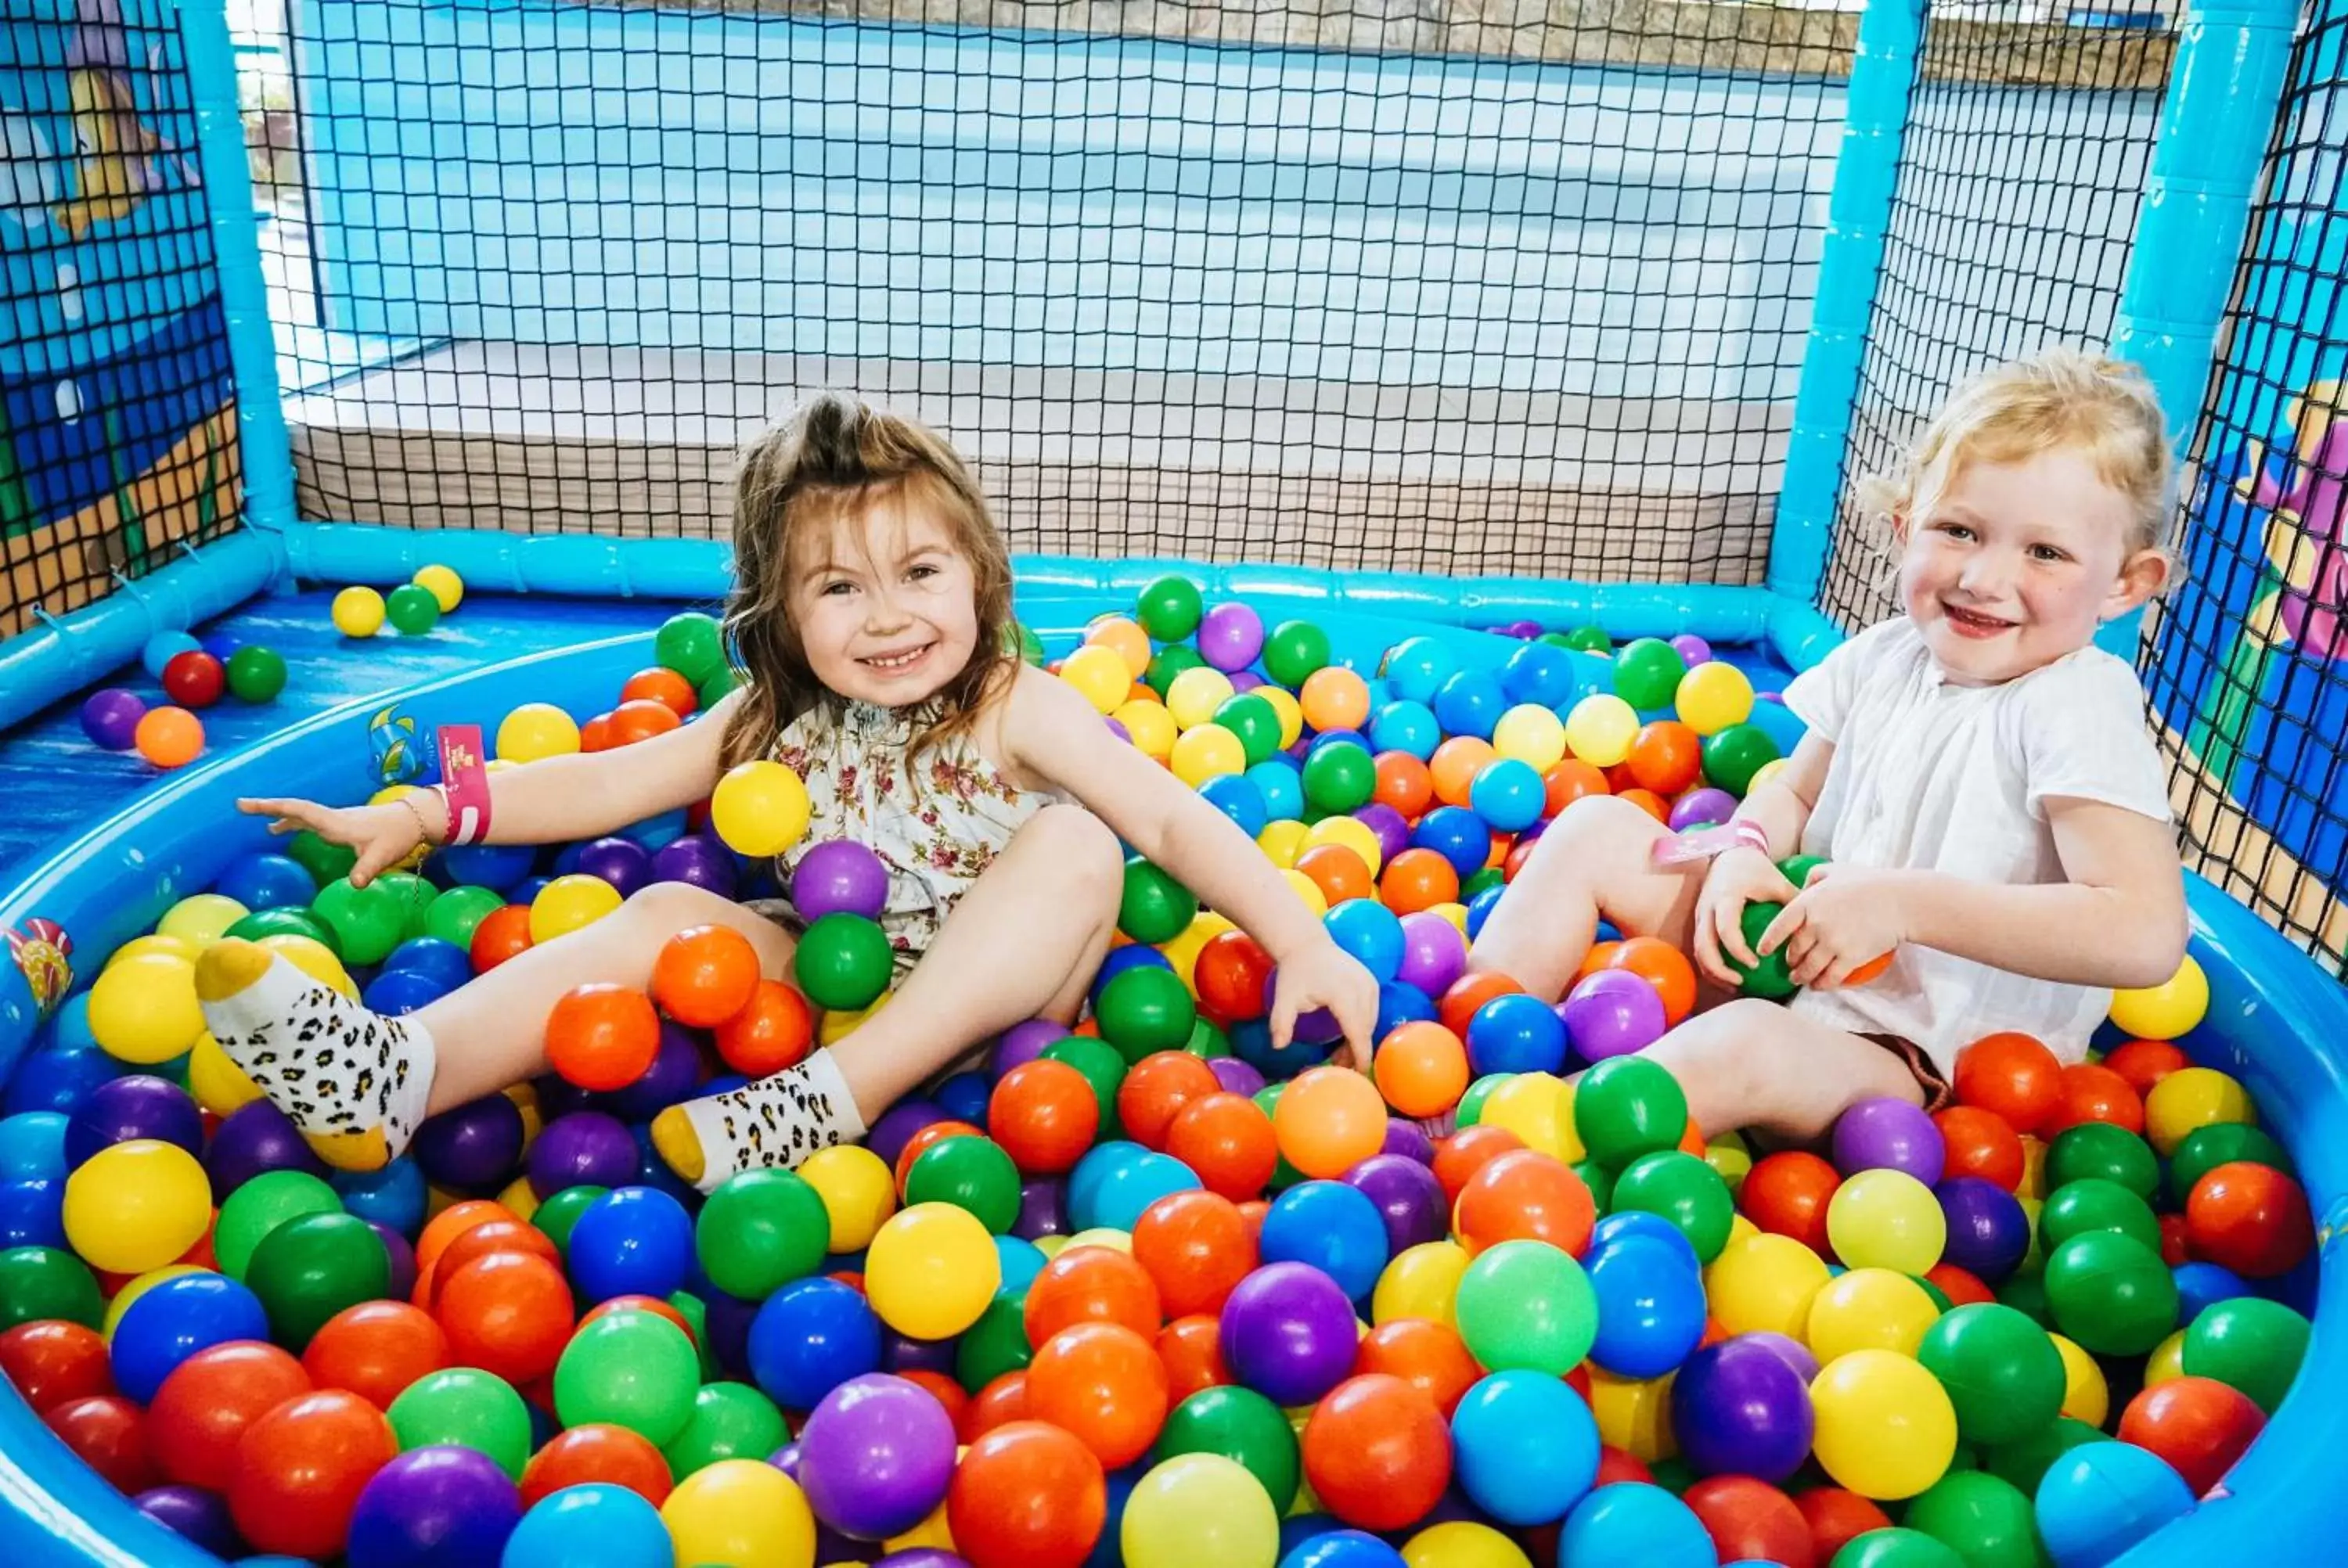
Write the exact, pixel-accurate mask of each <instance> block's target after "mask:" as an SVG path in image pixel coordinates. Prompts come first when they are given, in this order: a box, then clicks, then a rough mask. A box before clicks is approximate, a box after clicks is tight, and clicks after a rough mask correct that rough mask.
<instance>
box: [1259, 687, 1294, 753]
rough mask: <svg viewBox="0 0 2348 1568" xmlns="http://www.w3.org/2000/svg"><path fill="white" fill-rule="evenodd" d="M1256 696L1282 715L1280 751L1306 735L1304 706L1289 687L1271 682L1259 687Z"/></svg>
mask: <svg viewBox="0 0 2348 1568" xmlns="http://www.w3.org/2000/svg"><path fill="white" fill-rule="evenodd" d="M1255 694H1256V695H1257V696H1259V697H1261V698H1262V699H1263V700H1264V701H1265V702H1269V703H1271V704H1272V712H1275V713H1277V714H1279V715H1280V749H1281V750H1282V751H1286V750H1287V749H1288V748H1289V747H1291V746H1292V745H1294V744H1295V743H1297V741H1298V739H1299V738H1300V737H1302V736H1303V733H1304V704H1303V703H1302V702H1298V701H1297V700H1296V696H1295V693H1293V692H1291V691H1289V689H1288V688H1287V687H1285V686H1275V685H1273V684H1272V682H1264V683H1263V684H1262V685H1261V686H1259V687H1257V688H1256V689H1255Z"/></svg>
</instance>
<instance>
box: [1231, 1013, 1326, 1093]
mask: <svg viewBox="0 0 2348 1568" xmlns="http://www.w3.org/2000/svg"><path fill="white" fill-rule="evenodd" d="M1230 1032H1231V1054H1232V1055H1233V1056H1236V1057H1238V1058H1239V1059H1240V1060H1241V1061H1244V1062H1246V1063H1247V1064H1248V1065H1249V1066H1250V1067H1252V1068H1254V1069H1255V1070H1256V1071H1258V1072H1261V1073H1262V1074H1263V1075H1264V1077H1265V1078H1267V1079H1273V1080H1277V1079H1282V1078H1293V1077H1295V1076H1296V1075H1297V1074H1298V1073H1300V1072H1302V1071H1304V1070H1305V1069H1306V1068H1308V1067H1318V1066H1320V1065H1321V1064H1322V1063H1323V1061H1327V1060H1328V1058H1329V1047H1328V1045H1327V1044H1326V1043H1325V1042H1322V1043H1315V1042H1314V1041H1312V1040H1305V1039H1303V1037H1302V1036H1298V1037H1296V1038H1292V1039H1291V1040H1289V1042H1288V1043H1287V1044H1286V1045H1284V1046H1281V1047H1278V1048H1277V1049H1275V1048H1274V1047H1273V1045H1272V1026H1271V1025H1270V1024H1268V1023H1266V1022H1264V1020H1262V1019H1247V1020H1241V1021H1240V1022H1238V1023H1234V1024H1233V1025H1231V1030H1230Z"/></svg>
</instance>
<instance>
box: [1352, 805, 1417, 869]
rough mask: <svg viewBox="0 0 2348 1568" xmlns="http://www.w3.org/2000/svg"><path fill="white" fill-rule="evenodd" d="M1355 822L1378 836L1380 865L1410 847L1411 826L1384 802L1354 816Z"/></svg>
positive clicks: (1400, 814)
mask: <svg viewBox="0 0 2348 1568" xmlns="http://www.w3.org/2000/svg"><path fill="white" fill-rule="evenodd" d="M1354 821H1356V822H1358V823H1360V824H1361V825H1363V826H1365V827H1366V828H1368V829H1369V830H1370V831H1371V832H1372V833H1374V834H1375V835H1377V839H1378V864H1379V865H1381V866H1384V865H1385V864H1386V862H1388V861H1390V860H1392V859H1393V858H1394V857H1395V856H1397V855H1400V854H1401V853H1402V852H1403V851H1404V850H1406V849H1408V848H1409V847H1410V824H1409V823H1407V822H1405V821H1404V820H1403V815H1402V813H1400V812H1398V811H1396V810H1395V808H1394V807H1392V806H1390V805H1388V804H1386V803H1385V802H1384V801H1382V800H1374V801H1372V802H1371V803H1370V804H1367V805H1365V806H1364V807H1362V809H1361V810H1359V811H1357V812H1355V813H1354Z"/></svg>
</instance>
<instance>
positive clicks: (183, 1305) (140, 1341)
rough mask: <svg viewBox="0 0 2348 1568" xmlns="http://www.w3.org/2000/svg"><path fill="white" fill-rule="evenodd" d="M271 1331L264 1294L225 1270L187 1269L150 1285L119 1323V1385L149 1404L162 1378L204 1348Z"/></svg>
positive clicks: (115, 1344)
mask: <svg viewBox="0 0 2348 1568" xmlns="http://www.w3.org/2000/svg"><path fill="white" fill-rule="evenodd" d="M268 1337H269V1314H268V1313H267V1312H266V1311H265V1310H263V1307H262V1305H261V1297H259V1296H255V1295H254V1294H253V1293H252V1291H251V1290H249V1289H247V1288H245V1286H242V1284H240V1283H238V1282H237V1281H235V1280H233V1279H231V1278H229V1277H228V1276H226V1275H224V1274H210V1273H204V1274H182V1275H178V1276H174V1277H172V1278H170V1279H167V1280H164V1281H162V1282H161V1283H160V1284H159V1285H154V1286H149V1287H148V1289H147V1291H146V1293H145V1294H143V1295H142V1296H139V1299H138V1300H136V1301H134V1302H132V1303H131V1304H130V1306H129V1309H128V1310H126V1311H125V1312H124V1313H123V1314H122V1318H121V1321H120V1322H118V1323H117V1324H116V1325H115V1326H114V1337H113V1340H112V1342H111V1344H110V1345H109V1347H108V1348H109V1350H110V1352H111V1355H112V1359H113V1364H114V1385H115V1387H116V1388H118V1389H121V1390H122V1392H123V1393H125V1394H127V1395H129V1397H130V1398H131V1399H136V1400H138V1401H139V1403H140V1404H142V1405H144V1404H148V1403H149V1402H151V1401H152V1400H153V1399H154V1398H155V1390H156V1389H160V1388H161V1387H162V1386H163V1379H164V1378H168V1377H170V1375H171V1373H172V1372H173V1371H174V1370H176V1369H177V1368H178V1367H179V1365H180V1362H182V1361H184V1360H186V1359H187V1358H189V1357H191V1356H192V1355H194V1354H195V1353H196V1352H197V1351H199V1350H204V1349H209V1348H211V1347H212V1346H214V1345H225V1344H227V1343H228V1342H229V1341H230V1340H232V1339H262V1340H265V1339H267V1338H268Z"/></svg>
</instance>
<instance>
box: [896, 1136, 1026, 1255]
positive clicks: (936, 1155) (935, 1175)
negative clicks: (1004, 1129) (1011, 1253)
mask: <svg viewBox="0 0 2348 1568" xmlns="http://www.w3.org/2000/svg"><path fill="white" fill-rule="evenodd" d="M905 1202H906V1204H908V1205H911V1204H953V1206H954V1207H955V1208H958V1209H961V1210H963V1211H964V1212H966V1213H968V1214H971V1215H972V1216H973V1217H974V1218H975V1219H976V1220H977V1221H978V1223H979V1224H981V1225H984V1226H985V1227H986V1228H987V1231H988V1232H989V1234H991V1235H1009V1234H1010V1231H1011V1227H1012V1225H1014V1223H1016V1222H1017V1220H1018V1218H1019V1167H1018V1166H1017V1165H1015V1164H1014V1163H1012V1160H1011V1156H1010V1155H1009V1154H1007V1153H1004V1149H1003V1145H1002V1144H1000V1143H996V1142H995V1141H994V1139H992V1138H979V1137H973V1136H971V1135H970V1134H968V1133H964V1134H963V1135H962V1136H960V1137H954V1138H941V1139H939V1140H938V1141H937V1142H936V1143H932V1144H931V1145H930V1146H929V1147H928V1148H926V1149H924V1150H922V1152H921V1153H920V1154H919V1155H917V1156H915V1158H914V1160H913V1163H912V1164H911V1166H910V1167H908V1168H907V1170H906V1172H905Z"/></svg>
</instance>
